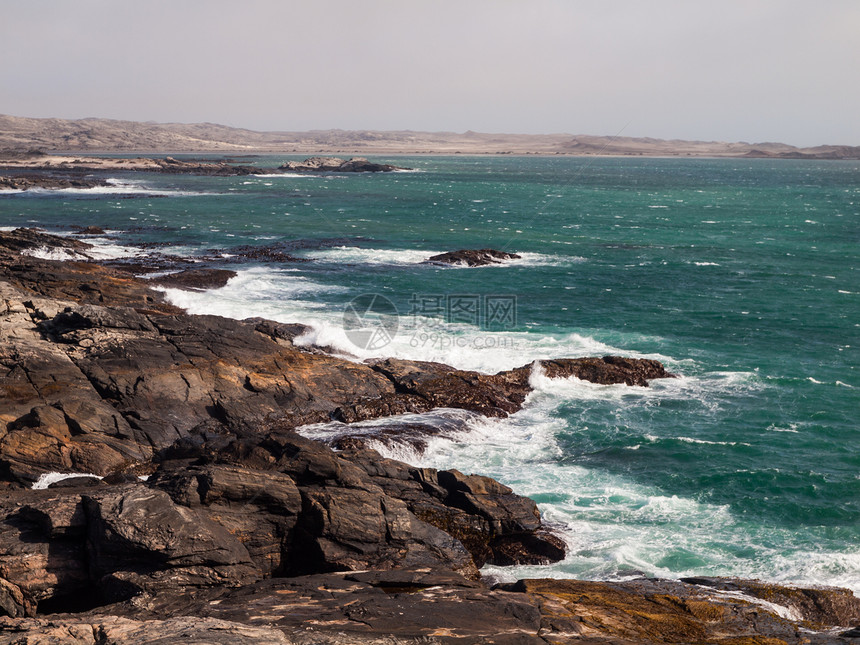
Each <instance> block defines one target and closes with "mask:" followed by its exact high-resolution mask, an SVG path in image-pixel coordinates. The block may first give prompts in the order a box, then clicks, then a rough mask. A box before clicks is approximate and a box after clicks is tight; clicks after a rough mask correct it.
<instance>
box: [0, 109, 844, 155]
mask: <svg viewBox="0 0 860 645" xmlns="http://www.w3.org/2000/svg"><path fill="white" fill-rule="evenodd" d="M4 150H5V151H27V150H42V151H48V152H51V153H59V152H60V151H62V153H63V154H87V155H93V154H110V155H116V154H162V155H163V154H222V155H248V154H267V155H271V154H282V155H306V156H307V155H360V156H365V155H436V156H439V155H475V156H507V155H511V156H514V155H521V156H544V157H547V156H569V157H670V158H693V157H705V158H741V159H744V158H750V159H753V158H755V159H758V158H764V159H816V160H817V159H822V160H823V159H849V160H856V159H860V146H849V145H821V146H814V147H806V148H800V147H796V146H791V145H788V144H784V143H775V142H761V143H748V142H721V141H683V140H679V139H673V140H665V139H654V138H646V137H639V138H636V137H621V136H593V135H582V134H578V135H574V134H566V133H557V134H498V133H481V132H472V131H467V132H462V133H456V132H417V131H410V130H397V131H379V130H358V131H356V130H316V131H309V132H258V131H254V130H246V129H241V128H232V127H227V126H222V125H217V124H212V123H198V124H183V123H143V122H137V121H116V120H111V119H80V120H66V119H31V118H25V117H15V116H4V115H0V153H2V151H4Z"/></svg>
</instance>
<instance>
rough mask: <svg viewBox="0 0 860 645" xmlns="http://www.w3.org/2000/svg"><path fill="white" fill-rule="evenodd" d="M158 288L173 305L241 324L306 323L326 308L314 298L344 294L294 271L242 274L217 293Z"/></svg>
mask: <svg viewBox="0 0 860 645" xmlns="http://www.w3.org/2000/svg"><path fill="white" fill-rule="evenodd" d="M156 288H157V289H159V290H160V291H163V292H164V294H165V296H166V298H167V300H168V301H169V302H170V303H172V304H175V305H176V306H178V307H182V308H183V309H186V310H187V311H188V313H191V314H215V315H219V316H225V317H227V318H236V319H240V320H241V319H244V318H249V317H252V316H262V317H264V318H269V319H271V320H276V321H278V322H299V321H301V322H305V318H306V316H308V315H309V314H311V312H314V311H318V310H320V309H322V308H324V307H325V305H324V304H323V303H321V302H318V301H314V299H313V298H314V294H317V293H321V292H329V293H330V292H336V291H341V290H342V288H341V287H336V286H329V285H322V284H318V283H316V282H313V281H311V280H309V279H307V278H304V277H301V276H298V275H296V270H295V269H269V268H252V269H244V270H242V271H239V274H238V275H237V276H236V277H234V278H231V279H230V280H229V281H228V282H227V284H226V286H224V287H221V288H220V289H216V290H210V291H203V292H197V291H185V290H182V289H168V288H164V287H156ZM303 297H306V298H307V299H305V300H303V299H302V298H303Z"/></svg>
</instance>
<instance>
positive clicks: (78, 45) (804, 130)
mask: <svg viewBox="0 0 860 645" xmlns="http://www.w3.org/2000/svg"><path fill="white" fill-rule="evenodd" d="M0 16H2V18H0V113H3V114H13V115H16V116H38V117H48V116H52V117H62V118H80V117H88V116H98V117H110V118H120V119H133V120H141V121H145V120H152V121H181V122H198V121H212V122H217V123H224V124H227V125H233V126H240V127H248V128H251V129H257V130H307V129H327V128H344V129H383V130H396V129H412V130H451V131H458V132H462V131H465V130H469V129H471V130H477V131H483V132H522V133H552V132H569V133H574V134H599V135H613V134H617V133H619V132H621V133H622V134H623V135H625V136H652V137H659V138H681V139H706V140H730V141H741V140H743V141H751V142H753V141H783V142H786V143H792V144H795V145H815V144H822V143H844V144H850V145H860V82H858V81H860V1H858V0H821V1H820V2H813V1H811V0H743V1H738V0H719V1H716V0H715V1H712V2H707V3H706V2H704V1H703V2H697V1H693V0H648V1H645V0H636V1H625V0H620V1H614V0H613V1H610V0H595V1H587V2H585V1H583V2H579V1H576V0H566V1H565V0H557V1H553V0H520V1H513V0H492V1H491V0H478V1H471V0H433V1H432V2H431V1H423V0H399V1H385V0H347V1H342V0H328V1H327V0H303V1H302V2H292V1H287V0H245V1H243V2H235V1H230V2H226V1H221V0H135V1H128V0H77V1H75V2H70V1H69V0H0Z"/></svg>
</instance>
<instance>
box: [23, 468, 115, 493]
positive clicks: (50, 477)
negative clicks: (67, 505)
mask: <svg viewBox="0 0 860 645" xmlns="http://www.w3.org/2000/svg"><path fill="white" fill-rule="evenodd" d="M72 477H96V478H98V479H101V477H100V476H99V475H94V474H93V473H58V472H51V473H42V474H41V475H39V479H37V480H36V482H35V483H34V484H33V486H32V488H33V490H45V489H46V488H48V486H50V485H51V484H56V483H57V482H61V481H63V480H64V479H71V478H72Z"/></svg>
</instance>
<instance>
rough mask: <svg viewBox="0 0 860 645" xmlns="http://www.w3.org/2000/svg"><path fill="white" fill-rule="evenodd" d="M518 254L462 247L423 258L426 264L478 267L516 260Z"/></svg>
mask: <svg viewBox="0 0 860 645" xmlns="http://www.w3.org/2000/svg"><path fill="white" fill-rule="evenodd" d="M520 257H521V256H520V255H517V254H516V253H508V252H506V251H497V250H495V249H462V250H460V251H448V252H447V253H440V254H439V255H433V256H431V257H429V258H427V259H426V260H425V263H428V264H453V265H460V266H469V267H480V266H486V265H488V264H500V263H501V262H503V261H504V260H518V259H520Z"/></svg>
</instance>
